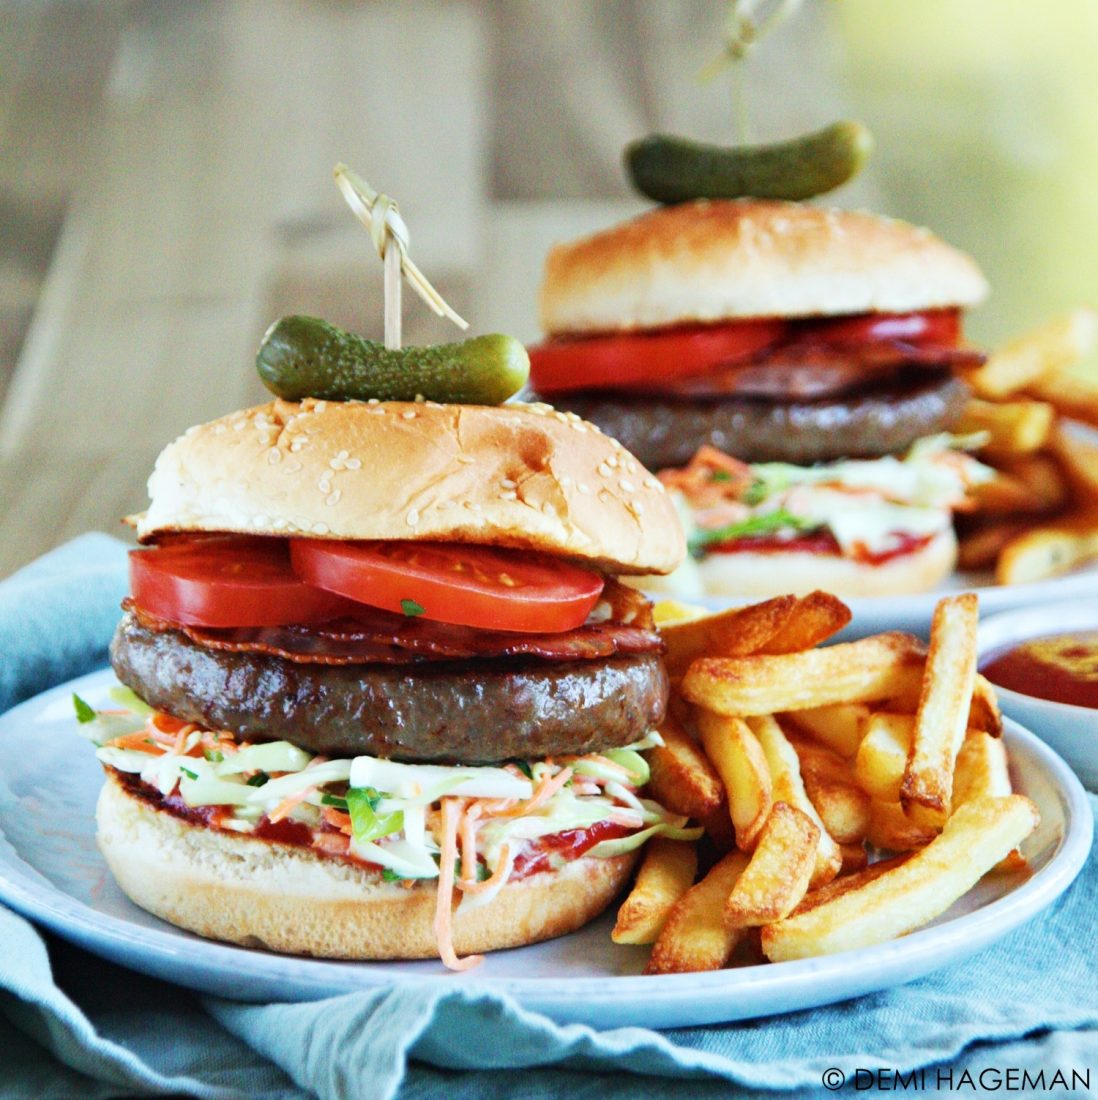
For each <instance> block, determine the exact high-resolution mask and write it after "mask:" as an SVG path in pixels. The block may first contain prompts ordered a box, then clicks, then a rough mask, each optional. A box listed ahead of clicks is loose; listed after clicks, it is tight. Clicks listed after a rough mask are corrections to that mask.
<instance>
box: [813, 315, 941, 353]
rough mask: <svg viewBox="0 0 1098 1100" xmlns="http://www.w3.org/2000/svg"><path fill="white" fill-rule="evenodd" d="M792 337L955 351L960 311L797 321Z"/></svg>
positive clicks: (814, 340) (822, 341)
mask: <svg viewBox="0 0 1098 1100" xmlns="http://www.w3.org/2000/svg"><path fill="white" fill-rule="evenodd" d="M793 337H794V339H797V340H805V341H807V342H810V343H814V342H816V341H819V342H820V343H825V344H873V343H878V342H880V341H882V340H902V341H904V342H905V343H908V344H937V345H943V344H944V345H945V346H947V347H954V346H956V344H957V341H958V340H960V338H961V311H960V310H959V309H929V310H924V311H923V312H921V313H861V314H857V315H853V316H849V317H828V318H820V319H813V320H811V321H800V322H798V323H797V324H796V326H795V328H794V330H793Z"/></svg>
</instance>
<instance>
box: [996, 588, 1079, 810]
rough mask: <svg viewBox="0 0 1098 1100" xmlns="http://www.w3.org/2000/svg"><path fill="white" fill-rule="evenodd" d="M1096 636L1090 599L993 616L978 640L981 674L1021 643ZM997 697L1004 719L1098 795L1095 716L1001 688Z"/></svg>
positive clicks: (1074, 707) (1065, 704)
mask: <svg viewBox="0 0 1098 1100" xmlns="http://www.w3.org/2000/svg"><path fill="white" fill-rule="evenodd" d="M1096 630H1098V600H1093V599H1092V600H1085V601H1083V602H1078V601H1072V602H1069V603H1051V604H1041V605H1040V606H1038V607H1027V608H1023V609H1021V610H1017V611H1007V612H1004V613H1003V614H1000V615H992V616H991V617H990V618H988V619H985V620H984V621H983V622H982V623H981V624H980V630H979V635H978V638H977V652H978V655H979V663H980V667H981V671H982V670H983V666H984V665H986V664H987V662H988V660H989V659H990V658H991V657H993V656H995V655H996V654H1000V653H1004V652H1005V651H1007V650H1010V649H1013V648H1014V647H1015V646H1018V645H1021V644H1022V643H1023V642H1029V641H1032V640H1033V639H1035V638H1043V637H1049V636H1050V635H1057V634H1075V633H1081V632H1085V631H1096ZM989 679H990V677H989ZM992 682H993V683H994V681H992ZM995 691H996V694H997V695H998V697H999V703H1000V705H1001V707H1002V709H1003V712H1004V713H1005V714H1008V715H1009V716H1010V717H1011V718H1013V719H1014V720H1015V721H1017V722H1020V723H1021V724H1022V725H1023V726H1025V727H1027V728H1028V729H1030V730H1032V731H1033V732H1034V733H1035V734H1037V736H1038V737H1040V738H1041V739H1042V740H1043V741H1044V742H1045V743H1046V744H1048V745H1050V746H1051V747H1052V748H1053V749H1054V750H1055V751H1056V752H1058V753H1059V754H1060V756H1062V757H1063V758H1064V760H1066V761H1067V763H1068V764H1070V765H1071V767H1072V768H1073V769H1074V771H1075V774H1076V775H1078V776H1079V778H1080V779H1081V780H1082V782H1083V785H1084V786H1085V787H1087V788H1088V789H1089V790H1092V791H1095V790H1098V710H1096V709H1094V708H1092V707H1082V706H1074V705H1072V704H1070V703H1058V702H1054V701H1052V700H1050V699H1039V698H1037V697H1036V696H1033V695H1023V694H1022V693H1021V692H1019V691H1012V690H1011V689H1010V688H1005V687H1002V686H1001V685H999V684H995Z"/></svg>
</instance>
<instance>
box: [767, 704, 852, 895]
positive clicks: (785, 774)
mask: <svg viewBox="0 0 1098 1100" xmlns="http://www.w3.org/2000/svg"><path fill="white" fill-rule="evenodd" d="M747 724H748V726H750V728H751V732H752V733H754V735H755V736H756V737H757V738H758V739H759V744H760V745H761V746H762V750H763V753H764V754H765V755H766V764H767V767H768V768H769V769H770V779H771V783H772V784H773V787H772V793H773V798H774V803H775V805H777V804H778V803H780V802H784V803H786V804H787V805H789V806H791V807H792V808H793V809H795V810H799V811H800V812H801V813H802V814H804V815H805V817H807V818H808V819H809V820H810V821H811V822H812V823H813V825H815V826H816V831H817V835H818V838H819V839H818V842H817V844H816V852H815V860H814V863H813V867H812V876H811V879H810V885H812V886H819V885H821V884H822V883H824V882H830V881H831V880H832V879H833V878H834V877H835V876H836V875H837V874H838V873H839V868H840V867H842V863H843V857H842V853H841V852H840V851H839V846H838V844H836V843H835V839H834V837H832V836H831V834H830V833H829V832H828V831H827V829H826V828H825V827H824V823H823V821H822V820H821V819H820V815H819V813H818V812H817V810H816V807H815V806H813V805H812V800H811V799H810V798H809V797H808V793H807V792H806V791H805V787H804V781H803V779H802V778H801V762H800V758H799V757H798V756H797V750H796V749H795V748H794V747H793V745H792V743H791V742H790V740H789V738H788V737H786V735H785V731H784V730H783V729H782V727H781V726H780V725H779V724H778V720H777V719H776V718H775V717H774V716H773V715H772V714H764V715H760V716H759V717H757V718H749V719H748V720H747ZM771 817H773V813H772V814H771ZM759 843H760V844H761V843H762V840H761V838H760V841H759Z"/></svg>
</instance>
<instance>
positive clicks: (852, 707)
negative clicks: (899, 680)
mask: <svg viewBox="0 0 1098 1100" xmlns="http://www.w3.org/2000/svg"><path fill="white" fill-rule="evenodd" d="M919 679H920V676H919V673H918V670H917V669H915V670H914V671H913V675H912V682H913V683H917V682H918V680H919ZM868 720H869V707H867V706H866V705H865V704H864V703H834V704H832V705H831V706H829V707H813V708H812V709H810V710H798V711H792V712H790V713H788V714H783V715H782V721H783V722H785V721H789V722H792V723H793V725H794V726H796V727H797V728H798V729H799V730H802V731H803V732H805V733H808V734H811V735H812V736H813V737H814V738H816V740H817V741H820V742H822V743H823V744H824V745H826V746H827V747H828V748H829V749H832V750H834V751H835V752H837V753H838V754H839V755H840V756H845V757H848V758H849V757H852V756H853V755H854V754H855V753H856V752H857V751H858V745H859V743H860V742H861V739H862V733H863V731H864V729H865V724H866V722H867V721H868Z"/></svg>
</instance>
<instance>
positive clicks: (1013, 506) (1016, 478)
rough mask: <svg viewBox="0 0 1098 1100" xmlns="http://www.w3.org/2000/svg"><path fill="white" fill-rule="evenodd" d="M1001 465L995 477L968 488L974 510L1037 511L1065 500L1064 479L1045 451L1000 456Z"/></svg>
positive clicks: (995, 512) (994, 513)
mask: <svg viewBox="0 0 1098 1100" xmlns="http://www.w3.org/2000/svg"><path fill="white" fill-rule="evenodd" d="M1000 466H1001V468H1000V469H999V470H998V471H997V472H996V474H995V477H994V478H992V479H991V480H990V481H984V482H981V483H980V484H978V485H974V486H973V487H972V488H971V489H970V490H969V496H970V497H971V498H972V500H973V501H974V502H975V505H976V511H977V512H982V513H984V514H985V515H988V516H1003V515H1016V514H1018V513H1022V514H1026V515H1040V514H1042V513H1047V512H1055V511H1056V510H1057V509H1058V508H1062V507H1063V506H1064V504H1066V503H1067V499H1068V483H1067V480H1066V479H1065V478H1064V475H1063V474H1062V473H1061V472H1060V466H1059V464H1058V463H1056V462H1055V461H1054V460H1053V459H1051V458H1049V457H1048V456H1047V455H1043V454H1029V455H1022V456H1021V457H1020V458H1013V459H1001V460H1000Z"/></svg>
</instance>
